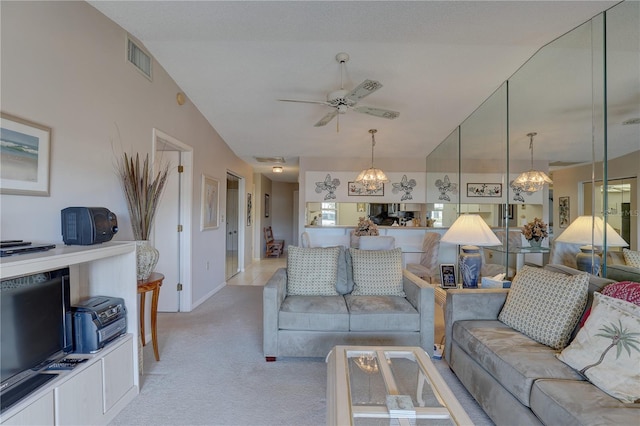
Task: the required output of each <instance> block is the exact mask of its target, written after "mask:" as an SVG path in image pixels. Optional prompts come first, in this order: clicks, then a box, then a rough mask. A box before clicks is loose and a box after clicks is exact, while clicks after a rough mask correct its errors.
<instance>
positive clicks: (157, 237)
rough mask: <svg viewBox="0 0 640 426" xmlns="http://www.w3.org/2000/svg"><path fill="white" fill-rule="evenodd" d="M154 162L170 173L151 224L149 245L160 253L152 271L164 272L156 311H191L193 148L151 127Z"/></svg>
mask: <svg viewBox="0 0 640 426" xmlns="http://www.w3.org/2000/svg"><path fill="white" fill-rule="evenodd" d="M153 152H154V158H153V164H154V166H156V167H161V166H162V165H163V164H166V163H167V162H168V163H169V175H168V176H167V182H166V186H165V189H164V191H163V194H162V198H161V200H160V203H159V204H158V210H157V212H156V218H155V223H154V226H153V238H152V244H153V245H154V247H155V248H156V249H158V251H159V252H160V258H159V259H158V265H157V266H156V268H155V270H156V271H157V272H160V273H162V274H163V275H164V277H165V278H164V282H163V286H162V291H161V292H160V299H159V300H158V311H161V312H180V311H185V312H188V311H191V270H190V268H189V265H190V264H191V249H190V247H191V205H192V201H193V190H192V187H193V149H192V148H191V147H190V146H188V145H185V144H183V143H182V142H180V141H179V140H177V139H175V138H173V137H171V136H169V135H167V134H165V133H163V132H161V131H160V130H158V129H153Z"/></svg>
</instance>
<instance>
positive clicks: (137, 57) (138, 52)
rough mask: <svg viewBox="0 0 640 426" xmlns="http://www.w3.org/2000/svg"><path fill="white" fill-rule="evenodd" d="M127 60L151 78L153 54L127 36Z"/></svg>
mask: <svg viewBox="0 0 640 426" xmlns="http://www.w3.org/2000/svg"><path fill="white" fill-rule="evenodd" d="M127 60H128V61H129V62H131V63H132V64H133V66H134V67H136V68H137V69H138V70H139V71H140V72H141V73H142V74H144V75H145V76H146V77H147V78H148V79H149V80H151V79H152V78H151V55H149V54H148V53H147V52H146V50H144V49H143V48H142V47H141V46H140V45H139V44H137V43H136V42H135V41H133V40H132V39H131V37H127Z"/></svg>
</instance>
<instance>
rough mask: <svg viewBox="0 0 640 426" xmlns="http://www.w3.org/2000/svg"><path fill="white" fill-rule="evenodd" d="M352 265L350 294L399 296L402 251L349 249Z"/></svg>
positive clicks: (397, 249)
mask: <svg viewBox="0 0 640 426" xmlns="http://www.w3.org/2000/svg"><path fill="white" fill-rule="evenodd" d="M349 251H350V252H351V261H352V263H353V282H354V283H355V287H354V289H353V292H352V294H353V295H357V296H400V297H405V294H404V290H403V289H402V249H400V248H396V249H393V250H359V249H353V248H352V249H349Z"/></svg>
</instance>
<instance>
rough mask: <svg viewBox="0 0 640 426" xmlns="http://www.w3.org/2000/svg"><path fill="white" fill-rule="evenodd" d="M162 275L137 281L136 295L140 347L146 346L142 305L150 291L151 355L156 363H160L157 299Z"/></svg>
mask: <svg viewBox="0 0 640 426" xmlns="http://www.w3.org/2000/svg"><path fill="white" fill-rule="evenodd" d="M163 280H164V275H162V274H160V273H158V272H152V273H151V275H149V278H147V279H146V280H139V281H138V294H139V295H140V335H141V336H142V346H145V345H146V342H145V340H146V339H145V334H144V305H145V295H146V293H147V292H148V291H152V292H153V294H152V296H151V341H152V342H153V354H154V355H155V356H156V361H160V354H159V353H158V322H157V319H158V298H160V287H161V286H162V281H163Z"/></svg>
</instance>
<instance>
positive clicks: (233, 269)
mask: <svg viewBox="0 0 640 426" xmlns="http://www.w3.org/2000/svg"><path fill="white" fill-rule="evenodd" d="M239 188H240V179H239V178H238V177H237V176H234V175H232V174H230V173H227V223H226V236H227V242H226V267H225V278H226V279H227V280H228V279H229V278H231V277H233V276H234V275H236V274H237V273H238V272H239V268H238V226H239V223H240V218H239V208H238V202H239Z"/></svg>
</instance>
